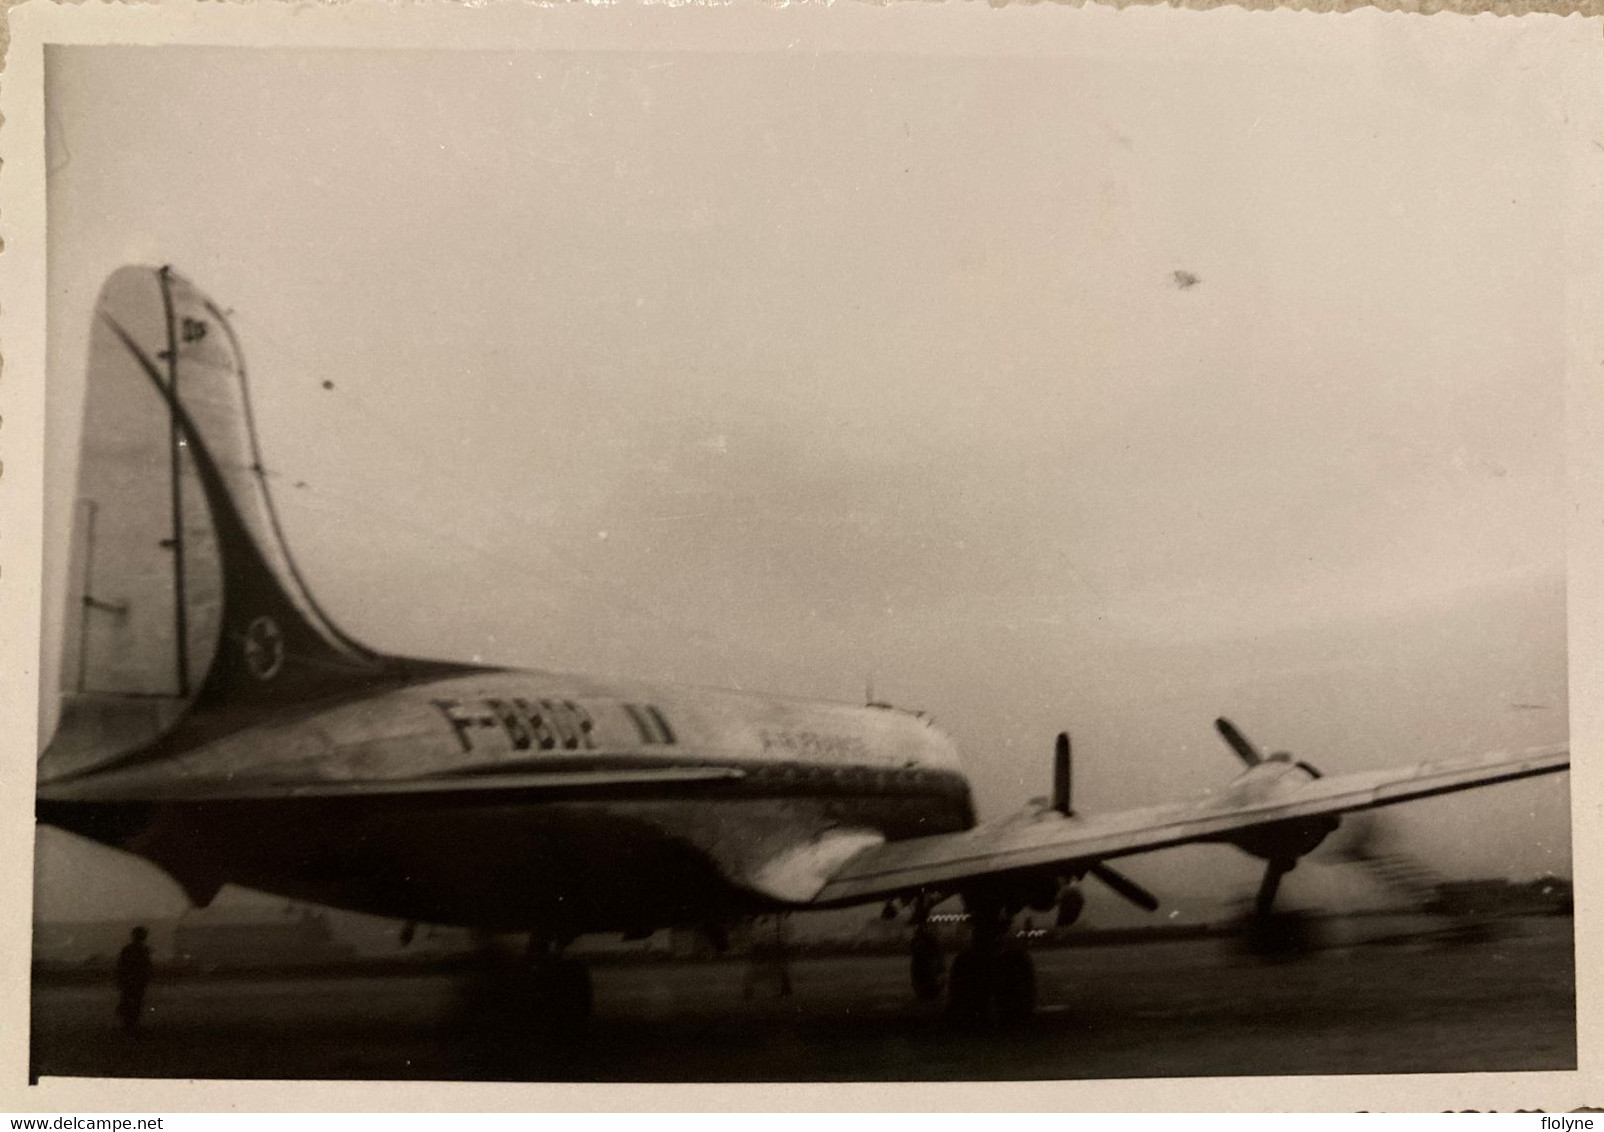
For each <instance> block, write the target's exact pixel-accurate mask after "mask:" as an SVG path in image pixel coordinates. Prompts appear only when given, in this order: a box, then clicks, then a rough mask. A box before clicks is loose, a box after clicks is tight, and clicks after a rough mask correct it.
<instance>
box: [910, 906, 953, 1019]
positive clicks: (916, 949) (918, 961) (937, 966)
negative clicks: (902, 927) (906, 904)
mask: <svg viewBox="0 0 1604 1132" xmlns="http://www.w3.org/2000/svg"><path fill="white" fill-rule="evenodd" d="M908 973H909V974H910V975H911V976H912V977H913V993H914V994H916V995H918V996H919V997H920V998H921V999H923V1000H925V1001H926V1002H931V1001H934V1000H935V999H938V998H940V997H941V990H942V987H943V985H944V984H945V983H946V981H947V958H946V956H944V955H943V954H942V953H941V941H940V940H939V939H937V938H936V933H935V930H934V929H933V928H931V926H930V925H929V924H928V923H925V922H923V921H921V922H920V923H918V924H917V925H915V927H914V929H913V942H912V944H911V945H910V946H909V959H908Z"/></svg>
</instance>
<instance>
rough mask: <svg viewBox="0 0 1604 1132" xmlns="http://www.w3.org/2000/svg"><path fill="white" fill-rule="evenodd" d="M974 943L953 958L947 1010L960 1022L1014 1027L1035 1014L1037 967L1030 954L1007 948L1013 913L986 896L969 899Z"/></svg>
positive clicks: (970, 928)
mask: <svg viewBox="0 0 1604 1132" xmlns="http://www.w3.org/2000/svg"><path fill="white" fill-rule="evenodd" d="M964 904H965V906H966V907H967V908H968V910H969V930H970V943H969V946H968V947H967V948H966V949H964V950H963V951H961V952H959V953H958V954H957V955H956V956H954V957H953V961H952V972H951V975H950V977H949V979H948V983H947V1011H948V1013H949V1014H951V1015H952V1017H953V1018H955V1019H956V1020H958V1021H960V1022H967V1023H972V1024H985V1023H998V1024H1001V1025H1012V1024H1016V1023H1019V1022H1023V1021H1025V1019H1027V1018H1029V1017H1030V1016H1031V1015H1032V1014H1034V1013H1035V1012H1036V967H1035V964H1034V963H1033V962H1032V960H1031V957H1030V953H1029V952H1028V951H1025V950H1024V949H1023V948H1021V947H1018V946H1017V945H1011V944H1008V943H1007V942H1006V941H1005V938H1004V937H1005V936H1006V935H1007V931H1008V923H1009V915H1008V909H1007V908H1006V906H1005V905H1003V904H1002V903H1001V902H1000V901H996V900H991V899H987V898H984V897H968V896H966V897H965V898H964Z"/></svg>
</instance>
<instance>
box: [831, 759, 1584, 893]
mask: <svg viewBox="0 0 1604 1132" xmlns="http://www.w3.org/2000/svg"><path fill="white" fill-rule="evenodd" d="M1569 766H1570V752H1569V748H1568V747H1566V746H1554V747H1538V748H1532V749H1529V750H1524V751H1519V752H1513V753H1510V752H1501V753H1497V754H1490V755H1475V756H1471V757H1467V758H1449V759H1440V760H1434V761H1431V762H1423V763H1418V764H1416V765H1413V766H1408V767H1401V768H1391V769H1387V770H1376V771H1363V772H1359V773H1355V774H1346V775H1340V776H1331V777H1325V778H1316V779H1312V780H1309V781H1307V782H1304V783H1302V784H1301V785H1299V786H1296V787H1293V788H1292V789H1290V790H1282V791H1272V792H1259V791H1250V790H1242V791H1238V790H1233V789H1231V788H1229V787H1228V788H1227V789H1225V790H1223V791H1221V792H1220V793H1219V794H1212V795H1206V796H1204V797H1202V798H1199V799H1196V800H1193V801H1188V802H1182V803H1178V804H1171V805H1164V806H1152V807H1147V808H1143V809H1135V810H1124V811H1120V812H1117V813H1109V814H1101V815H1088V816H1085V817H1079V816H1074V817H1064V816H1062V815H1060V814H1058V813H1057V812H1056V811H1052V810H1048V811H1046V812H1045V813H1043V814H1041V815H1039V816H1038V817H1037V818H1036V819H1035V820H1026V821H1021V820H1019V819H1018V818H1017V817H1014V818H1011V819H1004V820H1002V821H996V822H987V823H983V824H981V825H978V826H976V827H975V828H973V829H970V830H967V831H965V832H963V833H952V834H938V835H935V836H931V837H918V838H913V839H910V840H905V841H893V842H884V843H881V844H878V845H873V846H871V847H869V848H867V849H864V850H862V851H860V852H858V853H856V854H855V855H853V856H851V857H849V858H848V859H847V860H846V861H844V862H843V863H842V864H841V865H840V866H838V867H837V868H836V869H835V870H834V871H833V872H832V873H831V874H830V875H829V877H828V878H827V879H825V880H824V883H823V885H822V887H821V888H820V889H819V890H818V892H817V893H816V894H815V896H814V897H813V902H814V903H816V904H821V905H833V904H850V903H858V902H863V901H869V900H875V899H881V898H884V897H888V896H895V895H899V894H904V893H908V892H911V891H914V890H916V889H919V888H925V887H933V888H949V889H950V888H952V887H955V886H957V885H959V884H961V883H962V882H964V881H966V880H971V879H974V878H978V877H986V876H995V875H998V874H1003V873H1014V872H1025V871H1030V870H1034V869H1043V868H1050V867H1052V866H1062V867H1064V868H1065V869H1066V870H1067V869H1069V868H1073V867H1075V866H1077V865H1080V866H1085V865H1089V864H1093V863H1095V862H1097V861H1102V860H1106V859H1108V858H1110V857H1123V856H1129V855H1132V854H1135V853H1146V852H1150V851H1152V850H1155V849H1165V848H1169V847H1172V846H1176V845H1186V844H1189V843H1192V842H1201V841H1225V840H1229V839H1230V838H1231V837H1232V836H1233V835H1238V834H1241V833H1243V832H1244V831H1247V830H1251V829H1254V828H1256V827H1262V826H1271V825H1274V824H1277V823H1281V822H1288V821H1295V820H1297V819H1303V818H1313V817H1319V816H1322V815H1337V814H1342V813H1347V812H1350V811H1353V810H1367V809H1372V808H1374V807H1377V806H1390V805H1393V804H1395V803H1398V802H1408V801H1412V800H1414V799H1416V798H1429V797H1431V796H1433V795H1436V794H1449V793H1452V792H1454V791H1457V790H1469V789H1473V788H1475V787H1478V786H1488V785H1491V784H1493V783H1495V782H1508V781H1511V780H1513V779H1517V778H1528V777H1531V776H1533V775H1539V774H1551V773H1554V772H1557V771H1561V770H1564V769H1566V768H1567V767H1569Z"/></svg>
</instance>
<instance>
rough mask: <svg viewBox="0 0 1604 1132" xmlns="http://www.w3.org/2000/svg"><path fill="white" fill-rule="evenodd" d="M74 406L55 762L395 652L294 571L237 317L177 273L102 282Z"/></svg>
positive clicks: (287, 696)
mask: <svg viewBox="0 0 1604 1132" xmlns="http://www.w3.org/2000/svg"><path fill="white" fill-rule="evenodd" d="M83 421H84V423H83V437H82V449H81V453H82V454H81V457H80V463H79V472H78V501H77V510H76V512H75V514H74V520H73V548H72V561H73V579H72V582H71V584H70V585H69V594H68V617H67V621H66V629H65V633H64V641H63V657H62V667H61V689H62V693H63V700H64V702H63V710H62V716H61V726H60V728H59V729H58V731H57V735H56V738H55V739H54V740H52V743H51V746H50V749H49V750H47V751H46V754H45V760H46V761H50V762H52V764H53V769H54V770H56V771H58V772H66V773H72V772H74V771H76V770H80V769H86V768H87V766H89V765H94V764H98V763H101V762H104V761H106V760H107V759H109V758H113V757H116V756H117V755H119V754H121V753H123V752H125V751H128V750H131V749H135V748H138V747H142V746H145V745H147V744H148V743H150V742H151V741H153V740H154V739H156V738H158V737H159V736H160V735H161V734H162V733H163V732H164V731H166V730H168V729H169V728H170V727H171V726H172V725H173V723H174V722H175V721H176V720H177V719H178V718H179V717H181V716H184V715H186V714H189V715H199V714H202V713H203V712H210V713H219V712H221V713H224V714H227V713H228V712H230V711H234V712H235V713H236V714H237V712H238V710H239V709H242V708H244V709H251V710H254V709H258V708H263V707H271V706H274V705H281V704H284V703H288V702H293V701H296V700H303V699H306V698H310V697H311V696H314V695H326V694H328V692H329V691H330V688H331V685H333V686H336V687H337V686H338V685H340V684H342V683H345V682H347V681H349V680H352V679H355V680H361V681H364V682H366V681H368V680H371V679H373V678H375V677H380V676H382V675H384V674H385V672H386V671H387V670H388V669H389V668H390V667H391V664H390V661H389V658H386V657H383V656H381V655H380V654H378V653H375V652H374V651H372V650H371V649H368V648H367V647H365V646H364V645H362V644H360V643H359V642H357V641H355V640H354V639H352V638H351V637H350V636H349V635H347V634H346V633H345V632H343V631H342V630H341V629H340V628H339V627H338V626H337V625H335V624H334V622H333V621H332V620H331V619H330V618H329V617H328V616H327V615H326V614H325V613H324V612H323V610H322V609H321V608H319V606H318V604H317V602H316V600H315V599H314V598H313V597H312V594H311V592H310V591H309V590H308V588H307V586H306V584H305V582H304V581H303V580H302V578H301V576H300V574H299V573H298V572H297V570H296V567H295V563H294V561H293V559H292V558H291V557H290V553H289V550H288V548H287V547H286V545H285V542H284V539H283V535H282V532H281V530H280V527H279V521H278V517H277V515H276V514H275V512H274V510H273V502H272V496H271V493H270V491H269V489H268V482H267V481H268V473H267V471H266V470H265V469H264V466H263V463H262V459H261V453H260V451H259V449H258V446H257V441H256V436H255V431H254V427H253V422H252V419H251V406H250V398H249V390H248V387H247V382H246V373H245V366H244V363H243V360H242V358H241V355H240V351H239V345H238V342H237V340H236V339H235V336H234V331H233V329H232V327H231V326H230V325H229V322H228V319H227V317H226V316H225V315H224V313H223V311H222V310H221V309H220V308H219V307H218V306H217V305H216V304H215V303H213V302H212V301H211V300H210V299H208V298H207V297H206V296H205V295H203V294H201V292H200V291H199V290H197V289H196V288H195V287H194V286H193V285H192V284H190V283H189V282H188V281H187V280H185V279H184V278H182V277H181V276H179V275H178V274H177V273H176V272H174V271H172V270H171V269H169V268H166V267H162V268H149V267H124V268H121V269H119V270H118V271H116V272H114V273H113V274H112V275H111V276H110V278H109V279H108V280H107V281H106V284H105V286H104V287H103V288H102V290H101V293H100V297H99V300H98V302H97V304H96V308H95V315H94V322H93V327H92V330H91V332H90V343H89V361H88V380H87V385H86V389H85V395H84V418H83ZM42 769H43V768H42Z"/></svg>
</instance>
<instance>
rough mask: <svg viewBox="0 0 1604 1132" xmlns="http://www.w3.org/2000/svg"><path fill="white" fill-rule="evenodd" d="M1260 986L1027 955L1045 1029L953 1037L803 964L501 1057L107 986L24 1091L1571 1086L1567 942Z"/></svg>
mask: <svg viewBox="0 0 1604 1132" xmlns="http://www.w3.org/2000/svg"><path fill="white" fill-rule="evenodd" d="M1498 927H1499V931H1498V932H1497V933H1496V934H1495V935H1494V937H1493V938H1491V939H1486V940H1483V941H1480V942H1474V943H1455V944H1451V943H1446V942H1443V941H1441V940H1436V939H1431V938H1427V937H1416V938H1409V939H1404V940H1394V941H1393V942H1391V943H1387V944H1378V943H1370V944H1367V945H1364V946H1342V947H1331V948H1327V949H1324V950H1321V951H1318V952H1315V953H1314V954H1311V955H1308V956H1304V957H1302V958H1299V959H1296V960H1291V961H1285V962H1277V963H1266V962H1263V961H1260V960H1254V959H1250V958H1248V957H1246V956H1244V955H1242V954H1241V953H1240V952H1239V951H1237V950H1236V949H1235V948H1234V947H1233V945H1232V944H1231V942H1230V941H1228V940H1222V939H1205V940H1190V941H1185V942H1161V943H1146V944H1140V945H1126V946H1098V947H1073V948H1063V949H1058V950H1039V951H1037V952H1035V958H1036V964H1037V971H1038V978H1039V985H1040V994H1041V1001H1042V1007H1041V1011H1040V1013H1039V1015H1038V1017H1037V1018H1035V1019H1033V1020H1032V1021H1031V1022H1029V1023H1028V1024H1026V1025H1023V1026H1020V1027H1017V1028H1013V1029H984V1030H976V1029H962V1028H957V1027H954V1026H953V1025H951V1024H949V1023H948V1021H947V1020H946V1019H945V1018H944V1017H943V1015H942V1012H941V1010H940V1008H939V1006H937V1005H933V1004H926V1003H920V1002H918V1001H916V1000H915V999H914V998H913V996H912V994H911V992H910V990H909V987H908V980H907V960H906V958H905V957H903V956H899V955H872V956H850V957H830V958H806V959H799V960H797V961H795V962H794V963H793V967H792V972H793V980H794V985H795V991H794V994H793V995H791V996H790V997H788V998H781V997H778V996H777V995H776V994H775V993H774V991H773V989H772V988H763V989H760V990H759V991H758V992H757V993H756V994H755V995H754V996H753V997H752V998H746V997H743V985H744V984H745V983H746V981H747V978H746V976H747V967H746V966H745V965H744V964H743V963H741V962H738V961H704V962H691V961H682V962H672V963H650V964H647V963H634V964H611V965H597V966H596V967H595V969H594V974H595V987H596V999H595V1008H596V1013H595V1018H594V1019H593V1020H592V1022H591V1024H590V1025H589V1027H588V1028H587V1029H586V1031H585V1032H584V1034H583V1035H582V1036H579V1037H575V1038H570V1039H568V1040H565V1041H564V1042H562V1043H560V1044H558V1043H553V1044H549V1045H542V1046H522V1047H517V1048H514V1047H512V1046H509V1045H508V1044H507V1043H506V1042H505V1041H504V1040H497V1039H495V1038H494V1037H493V1036H491V1035H488V1034H485V1033H482V1032H480V1031H478V1030H476V1029H475V1027H474V1026H473V1025H472V1021H473V1020H472V1018H471V1017H470V1015H471V1014H472V1013H473V1009H474V1007H473V1001H474V1000H473V998H472V996H471V995H465V994H464V992H463V989H462V979H461V978H460V977H452V976H448V975H445V974H440V973H433V974H412V975H403V976H397V975H362V976H355V977H353V976H344V977H333V976H318V975H297V976H293V977H289V976H285V977H274V978H260V977H257V978H244V977H231V978H221V977H215V976H214V977H209V978H194V977H191V978H168V979H166V980H163V981H158V982H157V983H155V984H154V985H153V986H152V988H151V994H150V998H149V1005H150V1006H151V1008H152V1009H151V1013H150V1016H149V1017H150V1022H149V1025H148V1027H147V1028H146V1029H145V1031H144V1032H143V1033H140V1034H138V1035H136V1036H132V1037H130V1036H128V1035H124V1034H122V1033H120V1032H118V1031H117V1030H116V1029H115V1027H114V1024H113V1019H112V1005H113V1001H114V997H115V996H114V993H113V992H112V990H111V988H110V987H109V985H106V984H104V983H102V982H99V981H95V982H82V981H80V982H76V983H66V982H54V981H47V980H43V979H39V980H36V981H35V985H34V991H33V1030H32V1032H33V1068H34V1072H35V1074H36V1075H38V1076H58V1075H65V1076H85V1075H92V1076H110V1077H119V1076H124V1077H186V1078H188V1077H199V1078H242V1077H243V1078H250V1077H262V1078H321V1079H331V1078H332V1079H381V1080H382V1079H414V1080H454V1079H455V1080H461V1079H470V1080H471V1079H480V1080H483V1079H493V1080H552V1081H731V1080H733V1081H791V1080H812V1081H829V1080H841V1081H846V1080H1009V1079H1022V1080H1023V1079H1084V1078H1120V1077H1147V1076H1194V1075H1202V1076H1219V1075H1251V1074H1310V1073H1429V1072H1449V1071H1453V1072H1465V1071H1511V1070H1540V1069H1567V1068H1574V1067H1575V1064H1576V1024H1575V964H1574V949H1573V941H1572V931H1573V921H1572V920H1571V919H1570V918H1568V917H1549V918H1542V917H1532V918H1523V919H1511V920H1506V921H1499V922H1498Z"/></svg>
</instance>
